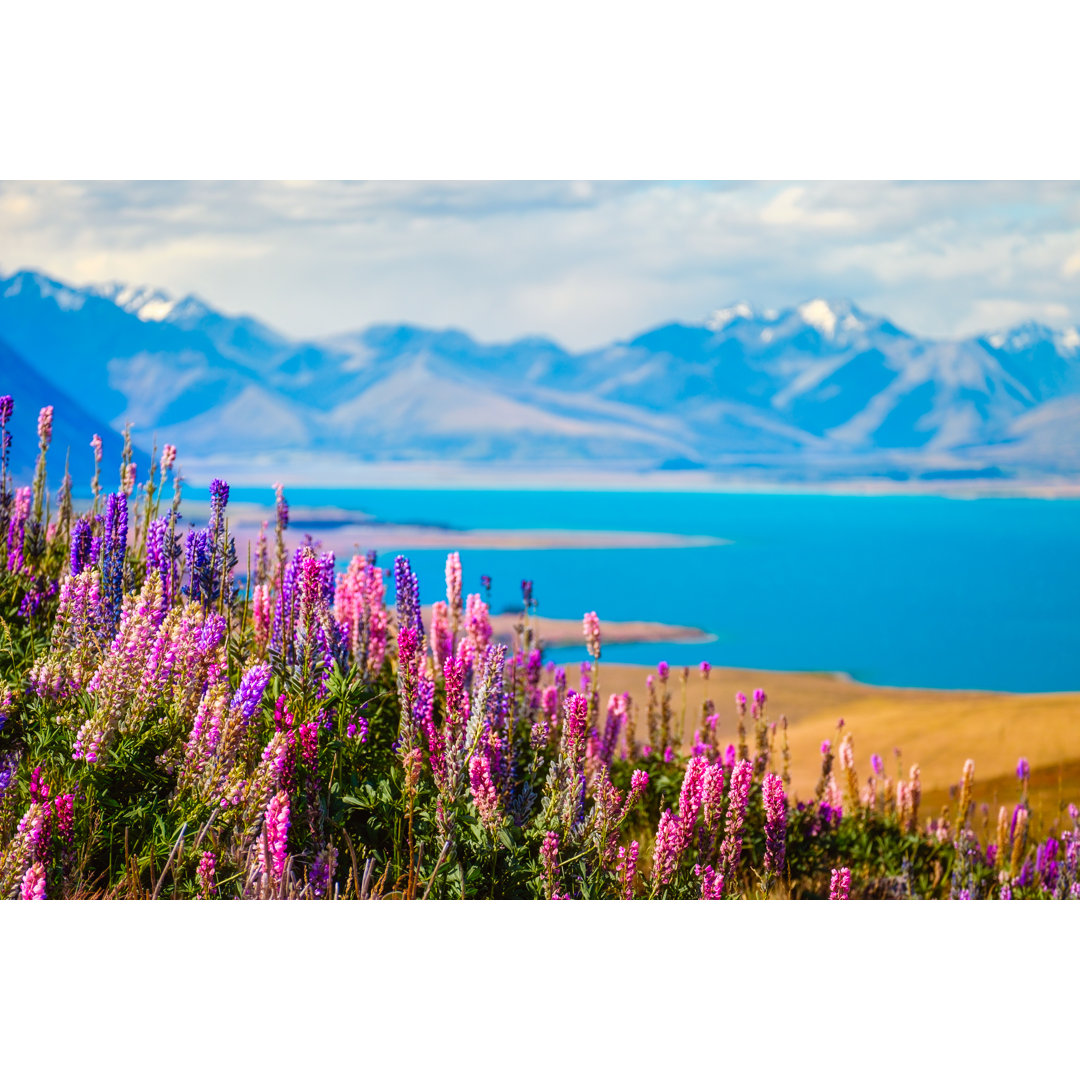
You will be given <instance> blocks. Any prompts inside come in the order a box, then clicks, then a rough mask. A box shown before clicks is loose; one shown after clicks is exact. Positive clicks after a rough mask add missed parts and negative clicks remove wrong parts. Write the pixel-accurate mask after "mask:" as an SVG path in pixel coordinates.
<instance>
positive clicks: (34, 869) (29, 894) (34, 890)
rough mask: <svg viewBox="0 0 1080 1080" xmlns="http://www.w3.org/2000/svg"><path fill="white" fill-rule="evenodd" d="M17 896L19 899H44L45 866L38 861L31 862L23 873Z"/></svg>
mask: <svg viewBox="0 0 1080 1080" xmlns="http://www.w3.org/2000/svg"><path fill="white" fill-rule="evenodd" d="M19 898H20V899H21V900H44V899H45V867H44V866H42V865H41V863H40V862H36V863H33V864H32V865H31V866H30V867H29V868H28V869H27V871H26V873H25V874H24V875H23V879H22V885H21V886H20V889H19Z"/></svg>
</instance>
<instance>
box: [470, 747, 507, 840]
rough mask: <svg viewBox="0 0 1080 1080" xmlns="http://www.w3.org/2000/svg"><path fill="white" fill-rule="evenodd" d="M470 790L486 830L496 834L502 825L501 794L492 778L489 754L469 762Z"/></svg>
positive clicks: (479, 755)
mask: <svg viewBox="0 0 1080 1080" xmlns="http://www.w3.org/2000/svg"><path fill="white" fill-rule="evenodd" d="M469 788H470V790H471V792H472V799H473V805H474V806H475V807H476V812H477V814H478V815H479V816H480V821H481V822H482V823H483V825H484V827H485V828H486V829H489V830H490V831H492V832H494V831H495V830H496V829H497V828H498V827H499V825H500V823H501V819H502V814H501V811H500V809H499V793H498V791H497V790H496V789H495V781H494V780H493V779H492V778H491V760H490V759H489V757H488V755H487V754H484V753H480V754H475V755H473V758H472V760H471V761H470V762H469Z"/></svg>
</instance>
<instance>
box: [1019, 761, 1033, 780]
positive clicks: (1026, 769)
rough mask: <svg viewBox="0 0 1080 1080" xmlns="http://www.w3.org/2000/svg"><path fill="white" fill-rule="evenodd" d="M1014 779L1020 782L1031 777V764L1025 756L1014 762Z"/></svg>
mask: <svg viewBox="0 0 1080 1080" xmlns="http://www.w3.org/2000/svg"><path fill="white" fill-rule="evenodd" d="M1016 779H1017V780H1020V781H1021V782H1024V781H1027V780H1030V779H1031V765H1030V764H1028V759H1027V758H1026V757H1022V758H1020V760H1019V761H1017V763H1016Z"/></svg>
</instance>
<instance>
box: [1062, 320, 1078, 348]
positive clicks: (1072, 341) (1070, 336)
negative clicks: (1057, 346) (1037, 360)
mask: <svg viewBox="0 0 1080 1080" xmlns="http://www.w3.org/2000/svg"><path fill="white" fill-rule="evenodd" d="M1061 345H1062V348H1064V349H1068V351H1069V352H1076V351H1077V349H1080V330H1077V328H1076V327H1075V326H1069V327H1066V329H1065V330H1063V331H1062V332H1061Z"/></svg>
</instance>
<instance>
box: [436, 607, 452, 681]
mask: <svg viewBox="0 0 1080 1080" xmlns="http://www.w3.org/2000/svg"><path fill="white" fill-rule="evenodd" d="M453 655H454V632H453V630H452V628H451V625H450V608H449V607H448V606H447V604H446V601H445V600H436V601H435V603H434V604H432V605H431V656H432V659H433V660H434V661H435V666H436V667H437V668H440V669H441V668H442V666H443V665H444V664H445V663H446V659H447V657H449V656H453Z"/></svg>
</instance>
